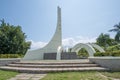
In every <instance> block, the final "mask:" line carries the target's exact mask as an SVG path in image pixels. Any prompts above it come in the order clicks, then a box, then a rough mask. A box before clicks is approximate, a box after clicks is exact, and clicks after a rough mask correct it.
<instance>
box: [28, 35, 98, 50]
mask: <svg viewBox="0 0 120 80" xmlns="http://www.w3.org/2000/svg"><path fill="white" fill-rule="evenodd" d="M29 41H31V42H32V44H31V50H34V49H38V48H42V47H44V46H45V45H46V44H47V42H41V41H38V42H35V41H33V40H29ZM92 42H96V37H93V38H90V37H82V36H77V37H74V38H65V39H63V40H62V45H63V46H64V47H73V46H74V45H75V44H77V43H92Z"/></svg>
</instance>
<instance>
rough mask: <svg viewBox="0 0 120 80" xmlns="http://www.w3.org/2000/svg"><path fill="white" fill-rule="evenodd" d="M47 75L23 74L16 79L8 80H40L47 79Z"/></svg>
mask: <svg viewBox="0 0 120 80" xmlns="http://www.w3.org/2000/svg"><path fill="white" fill-rule="evenodd" d="M46 75H47V74H29V73H21V74H18V75H16V77H14V78H11V79H8V80H40V79H42V78H43V77H45V76H46Z"/></svg>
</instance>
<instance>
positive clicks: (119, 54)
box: [94, 50, 120, 57]
mask: <svg viewBox="0 0 120 80" xmlns="http://www.w3.org/2000/svg"><path fill="white" fill-rule="evenodd" d="M94 56H114V57H117V56H120V50H118V51H112V52H96V53H95V54H94Z"/></svg>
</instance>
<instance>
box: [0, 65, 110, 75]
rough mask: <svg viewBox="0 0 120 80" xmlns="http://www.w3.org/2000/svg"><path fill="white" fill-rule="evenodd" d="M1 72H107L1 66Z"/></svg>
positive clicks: (86, 68)
mask: <svg viewBox="0 0 120 80" xmlns="http://www.w3.org/2000/svg"><path fill="white" fill-rule="evenodd" d="M0 69H2V70H11V71H17V72H22V73H48V72H66V71H107V70H108V69H107V68H102V67H78V68H22V67H9V66H1V67H0Z"/></svg>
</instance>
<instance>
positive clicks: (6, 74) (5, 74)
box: [0, 70, 19, 80]
mask: <svg viewBox="0 0 120 80" xmlns="http://www.w3.org/2000/svg"><path fill="white" fill-rule="evenodd" d="M17 74H19V73H17V72H11V71H3V70H0V80H7V79H10V78H12V77H15V76H16V75H17Z"/></svg>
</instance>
